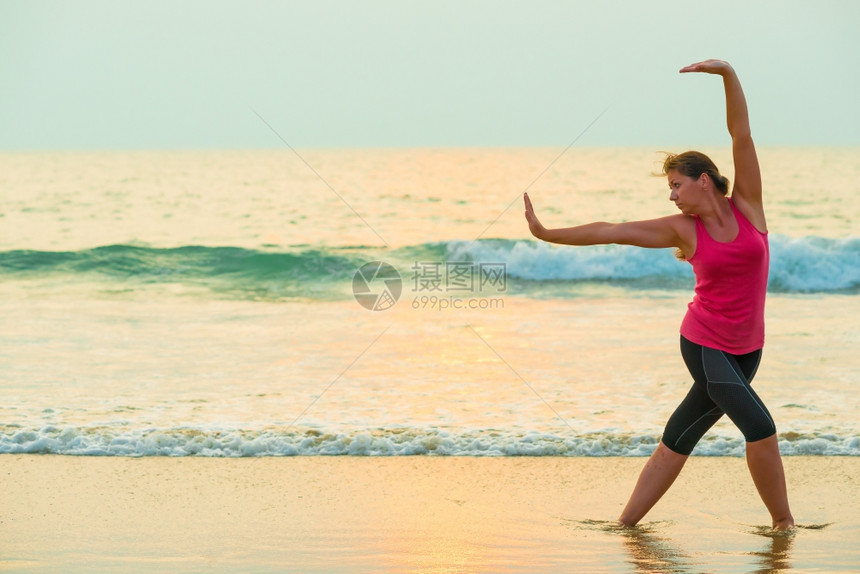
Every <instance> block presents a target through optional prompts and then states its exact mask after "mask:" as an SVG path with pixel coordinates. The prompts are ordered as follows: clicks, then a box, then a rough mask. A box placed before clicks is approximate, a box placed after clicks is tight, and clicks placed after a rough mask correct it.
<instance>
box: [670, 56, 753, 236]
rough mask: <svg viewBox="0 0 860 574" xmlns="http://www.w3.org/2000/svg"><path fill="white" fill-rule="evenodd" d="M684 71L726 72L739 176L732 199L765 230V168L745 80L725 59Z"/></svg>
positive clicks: (728, 121)
mask: <svg viewBox="0 0 860 574" xmlns="http://www.w3.org/2000/svg"><path fill="white" fill-rule="evenodd" d="M680 71H681V73H682V74H683V73H688V72H703V73H706V74H716V75H719V76H722V78H723V87H724V88H725V92H726V124H727V126H728V128H729V135H730V136H732V157H733V159H734V163H735V178H734V179H735V180H734V185H733V186H732V193H731V195H732V200H733V201H734V202H735V204H736V205H737V206H738V209H740V210H741V211H742V212H743V214H744V215H745V216H746V218H747V219H749V220H750V222H752V224H753V225H755V226H756V227H758V228H759V229H761V230H762V231H765V230H766V229H767V226H766V223H765V218H764V204H763V201H762V183H761V170H760V168H759V164H758V155H757V154H756V151H755V145H754V144H753V140H752V132H751V130H750V118H749V111H748V110H747V101H746V97H745V96H744V91H743V88H741V82H740V80H739V79H738V75H737V73H735V70H734V68H732V66H731V65H730V64H729V63H728V62H724V61H723V60H705V61H703V62H698V63H696V64H691V65H689V66H686V67H684V68H681V70H680Z"/></svg>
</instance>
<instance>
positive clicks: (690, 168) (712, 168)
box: [661, 151, 729, 195]
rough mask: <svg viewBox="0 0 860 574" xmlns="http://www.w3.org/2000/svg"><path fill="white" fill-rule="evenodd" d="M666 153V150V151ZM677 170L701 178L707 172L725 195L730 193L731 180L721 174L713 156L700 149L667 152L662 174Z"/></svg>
mask: <svg viewBox="0 0 860 574" xmlns="http://www.w3.org/2000/svg"><path fill="white" fill-rule="evenodd" d="M664 153H665V152H664ZM672 170H675V171H677V172H678V173H680V174H681V175H686V176H687V177H692V178H693V179H699V177H700V176H701V175H702V174H703V173H706V174H708V177H710V178H711V181H713V182H714V187H716V188H717V191H719V192H720V193H722V194H723V195H728V193H729V180H728V179H727V178H725V177H723V176H722V175H720V170H718V169H717V166H716V165H715V164H714V162H713V161H711V158H709V157H708V156H706V155H705V154H703V153H702V152H698V151H685V152H684V153H678V154H674V153H666V159H665V160H663V173H662V174H661V175H669V172H670V171H672Z"/></svg>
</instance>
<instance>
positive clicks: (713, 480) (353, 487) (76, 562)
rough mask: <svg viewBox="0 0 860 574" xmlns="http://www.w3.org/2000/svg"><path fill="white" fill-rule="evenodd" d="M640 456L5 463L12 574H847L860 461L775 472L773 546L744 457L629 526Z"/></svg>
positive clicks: (44, 459)
mask: <svg viewBox="0 0 860 574" xmlns="http://www.w3.org/2000/svg"><path fill="white" fill-rule="evenodd" d="M643 463H644V459H643V458H639V457H624V458H618V457H600V458H582V457H568V458H561V457H498V458H475V457H426V456H425V457H277V458H276V457H266V458H255V459H215V458H189V457H182V458H167V457H142V458H123V457H69V456H55V455H45V456H33V455H2V456H0V508H2V521H1V522H0V538H2V540H3V551H2V559H1V560H0V568H2V569H3V570H4V571H14V572H58V571H63V572H168V571H170V572H787V571H791V572H850V571H856V569H857V567H858V564H860V528H858V523H857V516H858V515H860V482H858V480H857V475H858V471H860V459H858V458H857V457H787V458H786V459H785V465H786V472H787V476H788V482H789V489H790V495H791V502H792V506H793V511H794V514H795V517H796V518H797V521H798V525H799V526H800V528H798V529H797V530H796V531H795V532H794V533H793V534H791V535H789V536H784V535H774V534H773V533H772V532H770V530H769V528H768V526H769V520H768V517H767V513H766V511H765V509H764V508H763V506H762V505H761V502H760V501H759V499H758V496H757V495H756V493H755V491H754V488H753V485H752V482H751V480H750V478H749V475H748V473H747V470H746V466H745V463H744V461H743V459H741V458H738V457H693V458H691V459H690V461H689V462H688V464H687V467H686V468H685V469H684V471H683V472H682V474H681V476H680V477H679V479H678V481H677V482H676V484H675V486H674V487H673V488H672V490H671V491H670V492H669V493H668V494H667V495H666V496H665V497H664V499H663V500H662V501H661V502H660V503H658V505H657V506H656V507H655V508H654V510H653V511H652V512H651V514H649V516H648V517H646V520H645V521H644V522H643V523H642V524H641V525H639V526H637V527H636V528H632V529H620V528H618V527H616V526H615V525H614V524H613V521H614V519H615V518H616V517H617V515H618V514H619V513H620V511H621V508H622V506H623V504H624V503H625V502H626V496H627V495H628V494H629V490H630V488H632V485H633V482H634V481H635V479H636V476H637V475H638V472H639V469H640V467H641V466H642V464H643Z"/></svg>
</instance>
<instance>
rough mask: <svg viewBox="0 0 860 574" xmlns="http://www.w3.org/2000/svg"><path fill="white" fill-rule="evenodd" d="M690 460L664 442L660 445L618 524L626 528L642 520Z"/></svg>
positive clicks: (646, 465) (644, 470)
mask: <svg viewBox="0 0 860 574" xmlns="http://www.w3.org/2000/svg"><path fill="white" fill-rule="evenodd" d="M688 458H689V456H688V455H686V454H678V453H677V452H674V451H672V450H671V449H670V448H668V447H667V446H666V445H664V444H663V443H662V442H661V443H660V444H658V445H657V450H655V451H654V453H653V454H652V455H651V458H649V459H648V462H647V463H645V468H643V469H642V472H641V473H640V474H639V480H638V481H636V487H635V488H634V489H633V494H631V495H630V500H629V501H628V502H627V506H625V507H624V511H623V512H622V513H621V516H620V517H619V518H618V522H620V523H621V524H623V525H624V526H635V525H636V523H638V522H639V521H640V520H642V517H644V516H645V515H646V514H647V513H648V511H649V510H651V507H653V506H654V505H655V504H657V501H658V500H660V498H661V497H662V496H663V495H664V494H666V491H667V490H669V487H670V486H672V483H673V482H675V479H676V478H678V475H679V474H680V473H681V469H682V468H684V463H685V462H687V459H688Z"/></svg>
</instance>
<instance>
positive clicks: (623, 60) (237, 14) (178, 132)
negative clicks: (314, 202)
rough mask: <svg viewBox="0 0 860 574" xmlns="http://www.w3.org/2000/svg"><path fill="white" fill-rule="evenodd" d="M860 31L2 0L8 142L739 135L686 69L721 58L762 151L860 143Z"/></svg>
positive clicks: (847, 17)
mask: <svg viewBox="0 0 860 574" xmlns="http://www.w3.org/2000/svg"><path fill="white" fill-rule="evenodd" d="M858 22H860V2H857V1H855V0H819V1H815V2H813V1H811V0H810V1H797V0H781V1H776V0H757V1H750V0H724V1H709V2H695V1H691V0H686V1H682V0H652V1H647V2H646V1H634V0H600V1H590V0H589V1H565V2H562V1H545V0H535V1H519V2H510V1H484V0H460V1H449V0H433V1H413V2H410V1H399V0H397V1H395V0H392V1H389V0H367V1H328V0H296V1H291V2H262V1H246V2H238V1H231V2H228V1H223V0H208V1H196V0H191V1H181V2H175V1H172V0H171V1H162V0H147V1H117V0H110V1H94V0H78V1H75V2H58V1H57V2H53V1H17V0H15V1H10V0H0V150H51V149H93V150H102V149H247V148H251V149H253V148H278V147H282V146H283V145H284V144H285V143H286V144H288V145H290V146H293V147H295V148H361V147H469V146H503V147H519V146H565V145H568V144H570V143H571V142H574V141H576V145H578V146H659V145H685V144H686V145H696V146H707V145H728V144H729V140H728V139H727V135H726V131H725V116H724V107H723V106H724V103H723V92H722V86H721V84H720V80H719V78H717V77H715V76H707V75H701V74H692V75H690V74H684V75H681V74H678V69H680V68H681V67H683V66H685V65H687V64H690V63H693V62H696V61H699V60H702V59H706V58H712V57H713V58H721V59H726V60H728V61H729V62H731V63H732V64H733V66H734V67H735V69H736V70H737V72H738V74H739V76H740V78H741V82H742V84H743V86H744V89H745V91H746V95H747V100H748V103H749V107H750V114H751V121H752V129H753V136H754V138H755V140H756V143H757V144H759V145H771V146H857V145H860V106H858V104H857V102H858V96H857V94H858V93H860V72H858V70H860V34H858ZM601 114H602V115H601ZM595 118H599V119H598V120H597V121H596V122H595V121H594V120H595ZM592 122H594V123H593V125H591V127H590V128H588V129H587V130H586V131H585V133H583V130H584V129H585V128H586V127H587V126H589V125H590V124H591V123H592ZM577 138H578V139H577Z"/></svg>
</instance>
